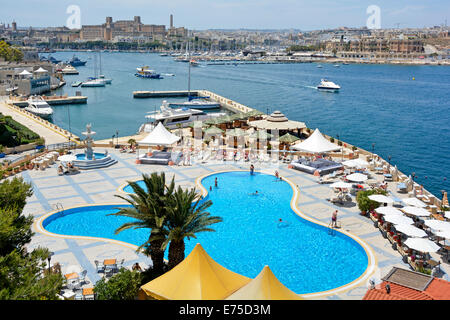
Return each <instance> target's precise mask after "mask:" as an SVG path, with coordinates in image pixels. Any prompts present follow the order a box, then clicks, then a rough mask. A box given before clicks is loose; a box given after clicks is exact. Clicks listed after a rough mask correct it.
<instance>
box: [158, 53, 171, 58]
mask: <svg viewBox="0 0 450 320" xmlns="http://www.w3.org/2000/svg"><path fill="white" fill-rule="evenodd" d="M168 55H169V54H167V53H161V54H160V55H159V56H160V57H167V56H168Z"/></svg>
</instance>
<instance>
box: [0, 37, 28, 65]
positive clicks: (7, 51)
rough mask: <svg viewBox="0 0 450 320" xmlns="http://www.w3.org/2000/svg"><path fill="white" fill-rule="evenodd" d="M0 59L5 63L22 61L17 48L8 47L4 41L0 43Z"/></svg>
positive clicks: (21, 54)
mask: <svg viewBox="0 0 450 320" xmlns="http://www.w3.org/2000/svg"><path fill="white" fill-rule="evenodd" d="M0 58H3V59H4V60H6V61H15V62H19V61H22V59H23V52H22V51H21V50H20V49H18V48H15V47H13V46H10V45H9V44H8V43H7V42H6V41H0Z"/></svg>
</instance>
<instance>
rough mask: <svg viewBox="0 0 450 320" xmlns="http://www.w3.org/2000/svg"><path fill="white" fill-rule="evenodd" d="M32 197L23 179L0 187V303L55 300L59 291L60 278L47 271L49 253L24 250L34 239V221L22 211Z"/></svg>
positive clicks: (46, 251)
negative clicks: (32, 227)
mask: <svg viewBox="0 0 450 320" xmlns="http://www.w3.org/2000/svg"><path fill="white" fill-rule="evenodd" d="M32 194H33V192H32V189H31V185H30V184H29V183H26V182H24V181H23V179H22V178H17V177H15V178H13V179H12V180H5V181H3V182H2V183H0V299H10V300H50V299H57V294H58V293H59V292H60V291H61V288H62V284H63V278H62V276H61V275H60V274H52V273H49V272H47V271H46V259H47V258H48V256H49V251H48V249H46V248H37V249H35V250H33V251H31V252H28V251H27V249H26V245H27V244H28V243H29V242H30V241H31V237H32V236H33V232H32V230H31V225H32V224H33V217H32V216H25V215H23V213H22V211H23V208H24V207H25V204H26V199H27V198H28V197H29V196H31V195H32Z"/></svg>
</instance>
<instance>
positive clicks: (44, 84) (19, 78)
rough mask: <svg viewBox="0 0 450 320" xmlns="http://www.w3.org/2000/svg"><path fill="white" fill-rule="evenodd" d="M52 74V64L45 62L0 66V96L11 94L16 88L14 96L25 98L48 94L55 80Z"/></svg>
mask: <svg viewBox="0 0 450 320" xmlns="http://www.w3.org/2000/svg"><path fill="white" fill-rule="evenodd" d="M37 70H39V71H38V72H36V71H37ZM44 71H45V72H44ZM53 72H54V70H53V66H52V64H51V63H47V62H41V63H36V64H33V65H30V64H26V63H17V64H4V65H0V95H6V94H9V93H11V92H12V91H9V90H11V89H12V88H16V89H15V90H14V91H13V92H14V93H15V94H19V95H25V96H28V95H34V94H42V93H45V92H49V91H50V90H51V82H52V78H53V79H55V77H54V76H52V73H53Z"/></svg>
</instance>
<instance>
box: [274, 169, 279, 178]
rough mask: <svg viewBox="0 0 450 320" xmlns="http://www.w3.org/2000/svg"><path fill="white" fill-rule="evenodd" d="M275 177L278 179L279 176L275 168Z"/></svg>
mask: <svg viewBox="0 0 450 320" xmlns="http://www.w3.org/2000/svg"><path fill="white" fill-rule="evenodd" d="M275 177H276V178H277V179H278V178H279V177H280V174H279V173H278V170H275Z"/></svg>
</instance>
